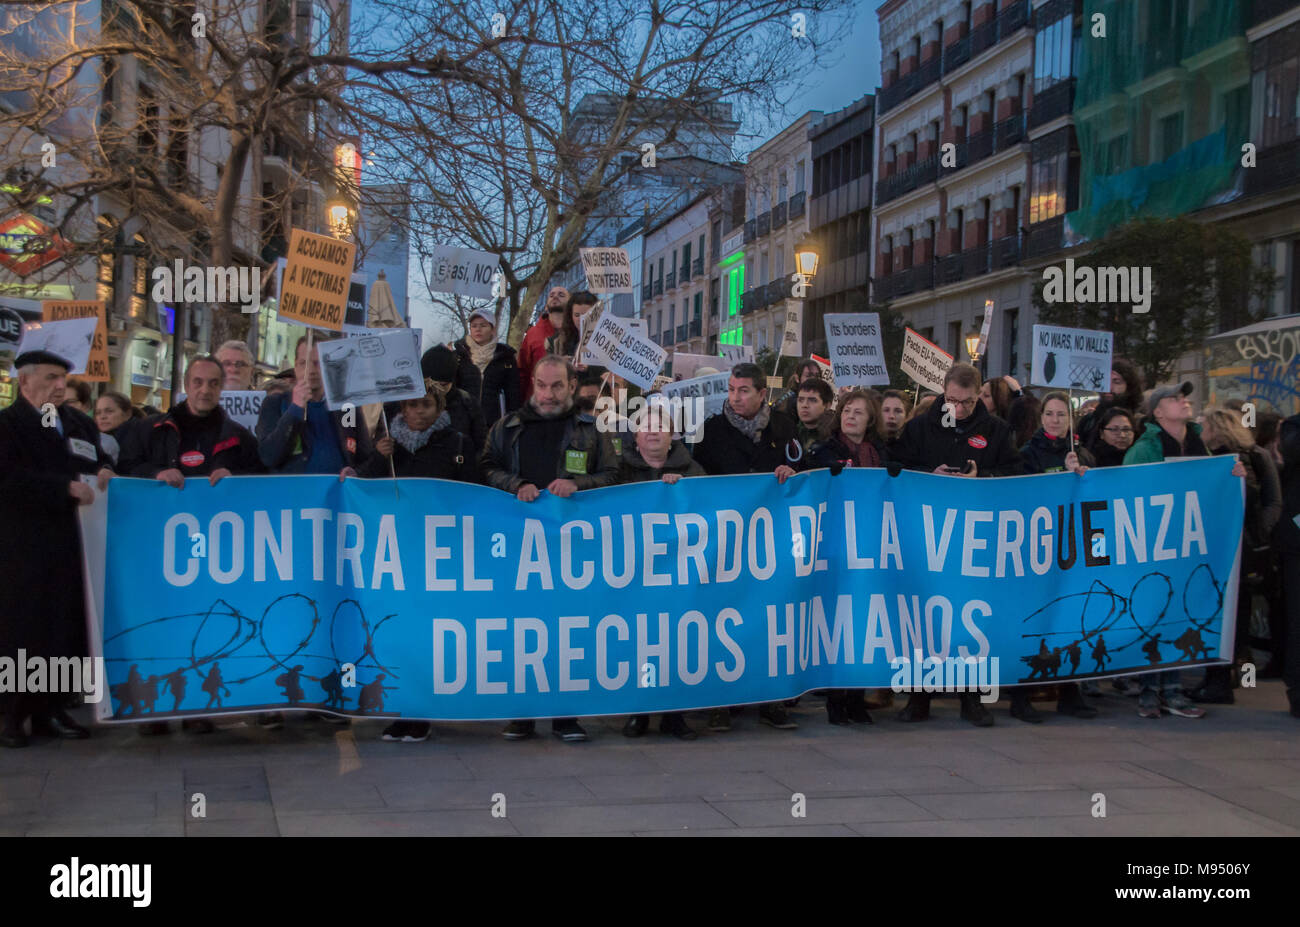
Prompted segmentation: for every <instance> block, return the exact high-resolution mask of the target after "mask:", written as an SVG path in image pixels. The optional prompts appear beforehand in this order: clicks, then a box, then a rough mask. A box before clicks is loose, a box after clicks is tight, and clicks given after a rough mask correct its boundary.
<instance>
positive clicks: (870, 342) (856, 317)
mask: <svg viewBox="0 0 1300 927" xmlns="http://www.w3.org/2000/svg"><path fill="white" fill-rule="evenodd" d="M825 324H826V353H828V354H829V355H830V362H831V373H832V375H833V376H834V380H833V381H832V382H833V383H835V384H838V385H839V386H875V385H877V384H880V383H888V382H889V368H888V367H886V366H885V347H884V344H883V343H882V342H881V340H880V315H879V314H878V313H875V312H834V313H829V314H827V316H826V322H825Z"/></svg>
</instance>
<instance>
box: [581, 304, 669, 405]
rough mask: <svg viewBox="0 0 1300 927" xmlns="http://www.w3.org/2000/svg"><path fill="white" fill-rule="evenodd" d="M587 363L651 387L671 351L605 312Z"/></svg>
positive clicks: (644, 386) (645, 388)
mask: <svg viewBox="0 0 1300 927" xmlns="http://www.w3.org/2000/svg"><path fill="white" fill-rule="evenodd" d="M586 356H588V357H591V358H592V360H591V361H589V362H588V363H594V364H599V365H600V366H602V367H608V368H609V370H610V372H611V373H614V374H617V375H618V376H620V377H622V378H623V379H624V380H627V381H628V382H629V383H635V384H636V385H637V386H639V387H641V389H644V390H648V389H650V387H651V386H653V385H654V382H655V377H657V376H658V375H659V371H660V370H661V369H662V368H663V365H664V361H665V360H666V359H667V358H668V352H667V351H665V350H664V349H663V348H661V347H659V345H657V344H655V343H654V342H653V341H651V340H650V339H649V338H647V337H645V335H643V334H642V333H641V332H639V331H637V330H636V329H634V328H632V327H631V326H629V325H628V324H627V319H620V318H619V317H618V316H616V315H613V314H611V313H608V312H606V313H603V314H602V315H601V317H600V319H599V321H597V322H596V325H595V328H594V329H593V330H592V333H591V338H590V340H589V342H588V345H587V351H586Z"/></svg>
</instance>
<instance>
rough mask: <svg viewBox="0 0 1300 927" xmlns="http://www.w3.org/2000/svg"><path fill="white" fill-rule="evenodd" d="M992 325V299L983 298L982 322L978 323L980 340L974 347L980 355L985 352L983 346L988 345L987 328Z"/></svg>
mask: <svg viewBox="0 0 1300 927" xmlns="http://www.w3.org/2000/svg"><path fill="white" fill-rule="evenodd" d="M992 327H993V300H991V299H986V300H984V323H983V324H982V325H980V341H979V344H978V345H977V346H976V348H975V353H976V354H978V355H979V356H980V357H983V356H984V354H985V350H984V349H985V348H987V347H988V346H989V329H990V328H992Z"/></svg>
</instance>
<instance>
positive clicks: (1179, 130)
mask: <svg viewBox="0 0 1300 927" xmlns="http://www.w3.org/2000/svg"><path fill="white" fill-rule="evenodd" d="M1182 147H1183V114H1182V113H1174V114H1173V115H1170V116H1166V117H1165V118H1163V119H1161V120H1160V149H1159V155H1160V157H1159V160H1161V161H1166V160H1168V159H1169V158H1172V157H1173V156H1174V154H1175V153H1176V152H1177V151H1178V150H1179V149H1180V148H1182Z"/></svg>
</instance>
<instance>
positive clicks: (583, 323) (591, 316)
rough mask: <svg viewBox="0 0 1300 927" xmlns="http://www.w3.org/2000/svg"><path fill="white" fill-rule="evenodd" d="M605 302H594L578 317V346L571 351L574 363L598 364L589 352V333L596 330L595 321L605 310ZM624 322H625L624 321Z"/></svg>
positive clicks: (598, 319)
mask: <svg viewBox="0 0 1300 927" xmlns="http://www.w3.org/2000/svg"><path fill="white" fill-rule="evenodd" d="M606 305H607V304H606V303H599V302H598V303H596V305H594V306H592V307H591V308H590V309H588V310H587V311H586V312H584V313H583V314H582V315H581V316H579V318H578V347H577V348H576V349H574V352H573V362H574V363H575V364H599V363H600V361H598V360H596V358H595V356H593V355H592V353H591V333H592V332H594V331H595V330H596V323H597V322H599V321H600V317H601V315H603V314H604V312H605V306H606ZM625 324H626V322H625Z"/></svg>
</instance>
